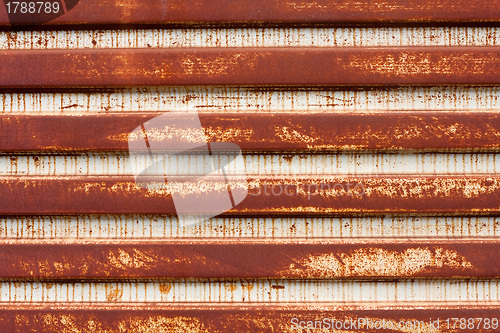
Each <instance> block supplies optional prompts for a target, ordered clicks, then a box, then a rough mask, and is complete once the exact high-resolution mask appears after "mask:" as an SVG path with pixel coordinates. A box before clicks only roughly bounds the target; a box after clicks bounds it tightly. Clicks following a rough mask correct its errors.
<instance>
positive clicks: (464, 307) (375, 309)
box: [0, 302, 500, 333]
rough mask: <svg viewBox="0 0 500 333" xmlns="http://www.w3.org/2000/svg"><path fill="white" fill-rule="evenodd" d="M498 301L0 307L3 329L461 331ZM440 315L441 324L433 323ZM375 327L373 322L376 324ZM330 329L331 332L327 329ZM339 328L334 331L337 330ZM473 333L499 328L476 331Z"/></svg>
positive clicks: (491, 314)
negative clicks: (331, 323)
mask: <svg viewBox="0 0 500 333" xmlns="http://www.w3.org/2000/svg"><path fill="white" fill-rule="evenodd" d="M499 310H500V307H499V306H498V305H477V304H460V305H455V306H452V305H445V304H441V303H437V304H432V305H428V304H425V303H424V304H419V305H415V304H411V305H410V304H405V303H399V304H398V305H387V304H379V305H361V306H360V305H358V306H354V305H345V304H344V305H332V304H328V303H315V304H304V303H300V304H299V303H297V304H293V303H292V304H284V305H282V304H279V305H276V304H273V305H271V304H266V305H261V304H259V305H255V304H238V305H233V306H228V305H219V304H212V303H208V304H206V305H197V304H186V305H172V304H168V305H159V304H154V305H149V306H146V305H134V306H126V305H116V304H114V303H112V302H108V303H106V304H105V305H101V306H99V305H89V306H85V307H82V306H81V305H79V306H75V305H69V304H61V305H55V304H54V305H47V304H43V305H28V306H23V305H9V306H6V307H3V308H1V309H0V315H1V318H2V320H1V321H0V329H2V331H4V332H40V333H48V332H55V331H60V332H70V331H71V332H75V331H76V332H90V330H88V328H89V327H91V328H93V327H98V328H99V330H98V331H100V332H110V333H115V332H116V333H118V332H147V333H149V332H151V333H152V332H207V333H208V332H217V333H218V332H220V333H222V332H297V331H298V332H302V331H303V332H314V331H315V330H312V329H307V328H306V329H304V330H300V329H298V328H297V327H295V328H294V326H293V325H292V320H293V318H297V319H298V320H299V321H304V322H306V324H307V322H308V321H312V322H313V323H314V322H315V321H323V319H325V318H328V319H330V320H335V321H340V322H342V323H344V322H347V325H349V326H348V327H349V329H347V330H342V332H346V333H350V332H352V333H355V332H371V333H375V332H381V330H380V329H378V330H377V329H375V328H374V327H373V326H372V327H367V326H366V324H365V325H363V326H362V327H352V330H351V329H350V328H351V326H350V325H351V324H350V323H351V320H352V321H354V322H358V319H360V318H365V319H366V320H372V321H382V320H384V319H385V320H386V321H390V322H392V323H393V324H394V325H396V327H397V325H398V324H399V322H403V323H406V322H416V321H418V322H420V321H422V322H423V323H422V324H416V325H421V326H420V329H418V330H408V329H407V328H403V329H401V330H400V329H396V330H386V331H391V332H442V333H445V332H456V330H453V329H451V328H450V329H448V327H447V325H446V322H444V323H443V320H446V319H447V318H457V317H458V318H489V319H491V318H498V312H499ZM437 318H441V319H442V320H441V321H440V323H439V325H436V327H434V328H433V327H432V326H431V324H430V322H431V319H432V322H433V323H434V322H435V320H436V319H437ZM372 325H373V323H372ZM324 331H327V330H324ZM333 332H335V330H333ZM474 332H498V330H492V329H491V327H490V328H489V329H484V330H483V329H481V328H480V329H477V330H474Z"/></svg>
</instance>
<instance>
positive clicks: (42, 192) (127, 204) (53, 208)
mask: <svg viewBox="0 0 500 333" xmlns="http://www.w3.org/2000/svg"><path fill="white" fill-rule="evenodd" d="M144 179H145V180H144V181H146V180H151V183H152V184H153V185H154V186H153V187H152V188H149V189H147V188H143V187H140V186H139V185H138V184H136V182H135V180H134V177H132V176H101V177H98V176H88V177H81V176H66V177H64V176H59V177H43V176H42V177H40V176H38V177H37V176H28V177H22V176H21V177H20V176H11V177H9V176H3V177H0V190H1V191H0V199H1V201H2V206H1V207H0V214H2V215H40V214H42V215H47V214H49V215H50V214H53V215H61V214H175V213H176V211H175V207H174V203H173V201H172V195H173V194H178V195H181V196H190V197H191V198H192V200H196V198H198V195H200V196H205V195H207V193H212V192H213V193H214V194H213V195H214V197H213V200H220V199H217V198H223V195H224V193H225V192H224V191H227V187H228V184H229V183H230V184H231V187H232V188H248V195H247V197H246V199H245V200H243V202H241V203H240V204H239V205H237V206H236V207H235V208H233V209H231V210H229V211H228V212H226V213H225V214H228V215H238V216H276V215H278V216H279V215H298V216H315V215H316V216H317V215H342V216H349V215H352V214H362V215H372V214H377V215H384V214H390V213H392V214H399V215H411V214H426V215H431V214H444V215H460V214H461V215H492V214H498V213H499V212H500V178H499V177H498V176H477V175H474V176H400V177H398V176H352V177H349V176H326V175H324V176H279V175H276V176H260V177H255V176H249V177H248V181H247V182H245V181H242V180H241V179H240V178H234V180H232V178H231V177H228V180H227V181H224V180H220V179H218V178H211V177H207V178H199V179H197V180H196V181H195V182H192V181H188V182H183V181H182V178H181V177H177V180H176V182H165V184H166V185H165V184H163V183H162V184H157V182H158V177H157V176H151V177H148V176H145V177H144ZM189 180H191V178H189ZM228 182H229V183H228ZM226 195H227V193H226Z"/></svg>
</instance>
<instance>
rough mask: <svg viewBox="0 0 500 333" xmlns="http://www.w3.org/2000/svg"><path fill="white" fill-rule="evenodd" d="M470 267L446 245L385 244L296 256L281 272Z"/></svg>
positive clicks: (400, 272)
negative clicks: (388, 246) (392, 247)
mask: <svg viewBox="0 0 500 333" xmlns="http://www.w3.org/2000/svg"><path fill="white" fill-rule="evenodd" d="M442 267H450V268H460V269H471V268H472V264H471V263H470V262H469V261H467V259H466V258H464V257H463V256H461V255H459V254H458V253H457V252H456V251H450V250H446V249H443V248H437V249H434V250H431V249H429V248H427V247H426V248H410V249H407V250H406V251H404V252H396V251H388V250H384V249H382V248H367V249H359V250H356V251H354V252H352V253H327V254H321V255H316V256H311V257H309V258H306V259H296V262H295V263H293V264H291V265H290V267H289V268H288V269H287V270H285V271H282V272H280V273H279V275H281V276H290V275H291V276H297V275H299V276H304V274H305V275H308V276H310V277H316V278H327V277H328V278H331V277H353V276H378V277H381V276H413V275H416V274H418V273H422V272H425V271H428V270H430V269H434V268H442Z"/></svg>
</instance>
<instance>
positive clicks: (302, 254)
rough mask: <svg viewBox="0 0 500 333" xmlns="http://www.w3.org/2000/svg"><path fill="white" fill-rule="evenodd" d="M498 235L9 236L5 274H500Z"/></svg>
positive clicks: (0, 250) (0, 247) (0, 251)
mask: <svg viewBox="0 0 500 333" xmlns="http://www.w3.org/2000/svg"><path fill="white" fill-rule="evenodd" d="M499 255H500V241H499V240H498V239H438V238H435V239H427V240H406V239H385V240H378V241H375V240H373V239H364V240H360V239H338V238H337V239H336V238H330V239H323V240H286V239H284V240H283V239H282V240H277V239H275V240H272V241H269V240H267V241H266V240H265V239H260V240H246V241H238V240H233V241H229V240H214V239H212V240H210V239H205V240H203V239H197V240H195V241H194V240H165V241H161V240H156V241H148V240H137V241H124V240H119V241H113V240H107V241H98V240H92V241H83V240H80V241H74V240H43V241H42V240H39V241H29V240H10V241H2V242H1V243H0V258H1V261H2V266H1V267H0V278H1V279H21V280H30V279H36V280H39V279H43V280H68V279H70V280H75V279H76V280H95V279H97V280H103V279H112V280H122V279H146V280H147V279H191V278H196V279H210V278H213V279H216V278H223V279H237V278H244V279H262V278H267V279H332V278H333V279H349V278H357V279H359V278H363V279H373V278H377V279H402V278H448V279H450V278H471V277H472V278H498V277H500V267H498V265H491V259H490V258H497V257H498V256H499Z"/></svg>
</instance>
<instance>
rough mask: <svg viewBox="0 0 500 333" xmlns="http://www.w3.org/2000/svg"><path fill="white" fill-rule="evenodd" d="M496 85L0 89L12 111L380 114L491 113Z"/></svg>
mask: <svg viewBox="0 0 500 333" xmlns="http://www.w3.org/2000/svg"><path fill="white" fill-rule="evenodd" d="M499 95H500V87H498V86H494V87H465V86H454V87H400V88H385V89H367V90H327V89H316V90H290V91H289V90H279V89H278V90H273V89H266V90H262V89H257V90H256V89H253V88H242V87H208V86H195V87H188V86H186V87H142V88H141V87H134V88H122V89H119V90H116V91H85V92H72V93H69V92H31V93H27V92H24V93H19V92H17V93H0V109H1V110H2V112H5V113H16V114H30V115H35V114H37V113H39V114H45V113H48V114H53V113H55V112H58V113H60V114H86V113H87V112H96V111H102V112H128V111H130V112H135V111H134V110H136V111H137V110H139V111H141V112H171V111H176V112H197V113H212V112H214V113H220V112H232V113H239V112H242V113H249V112H252V113H254V114H255V113H258V114H261V113H272V114H276V113H290V112H304V113H306V112H338V113H343V112H346V113H351V112H361V113H367V112H370V113H384V112H388V111H411V110H425V111H434V112H438V111H467V112H479V113H480V112H492V111H493V110H499V109H500V100H499V98H498V96H499Z"/></svg>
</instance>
